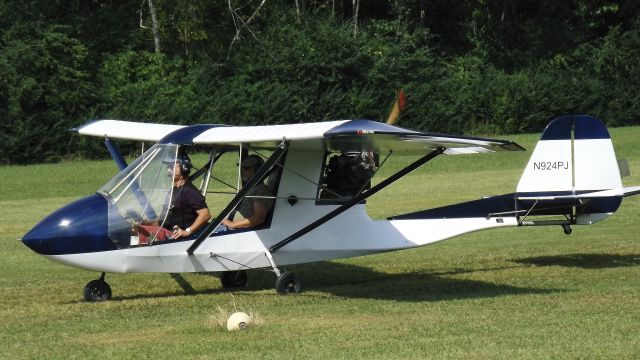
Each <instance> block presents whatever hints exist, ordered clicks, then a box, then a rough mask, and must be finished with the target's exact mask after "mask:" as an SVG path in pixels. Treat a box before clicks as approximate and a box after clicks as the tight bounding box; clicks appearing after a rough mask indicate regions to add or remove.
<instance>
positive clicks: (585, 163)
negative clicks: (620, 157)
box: [516, 115, 625, 224]
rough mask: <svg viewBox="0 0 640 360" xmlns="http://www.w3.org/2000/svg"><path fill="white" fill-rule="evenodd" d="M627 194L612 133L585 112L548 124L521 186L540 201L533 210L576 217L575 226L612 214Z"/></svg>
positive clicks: (524, 192) (526, 195)
mask: <svg viewBox="0 0 640 360" xmlns="http://www.w3.org/2000/svg"><path fill="white" fill-rule="evenodd" d="M623 196H625V190H624V189H623V188H622V180H621V179H620V170H619V169H618V162H617V160H616V155H615V153H614V151H613V144H612V143H611V137H610V136H609V131H607V128H606V127H605V126H604V125H603V124H602V122H600V120H598V119H596V118H594V117H591V116H586V115H570V116H562V117H559V118H556V119H555V120H553V121H551V122H550V123H549V125H548V126H547V128H546V129H545V130H544V132H543V133H542V136H541V138H540V141H538V143H537V144H536V147H535V149H534V151H533V154H532V155H531V159H529V163H528V164H527V167H526V169H525V170H524V173H523V174H522V177H521V178H520V182H519V183H518V187H517V190H516V197H517V198H519V199H521V200H524V199H527V198H528V199H530V201H534V200H535V203H531V204H532V205H531V204H530V206H531V208H532V209H533V208H534V207H536V206H538V208H539V207H544V208H546V209H548V210H546V213H547V214H554V213H555V214H564V215H566V216H570V217H574V218H575V223H576V224H593V223H594V222H597V221H600V220H602V219H604V218H607V217H609V216H611V215H612V214H613V213H614V212H615V211H616V210H617V209H618V207H619V206H620V203H621V201H622V197H623ZM543 198H546V200H542V199H543ZM536 199H537V200H536ZM539 202H540V203H539ZM569 209H572V210H571V211H570V212H569V211H568V210H569Z"/></svg>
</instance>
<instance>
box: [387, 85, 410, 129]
mask: <svg viewBox="0 0 640 360" xmlns="http://www.w3.org/2000/svg"><path fill="white" fill-rule="evenodd" d="M405 105H406V100H405V98H404V91H402V89H400V92H399V93H398V99H396V102H395V103H393V108H392V109H391V113H390V114H389V118H387V124H388V125H393V124H395V123H396V122H397V121H398V117H400V113H402V111H403V110H404V108H405Z"/></svg>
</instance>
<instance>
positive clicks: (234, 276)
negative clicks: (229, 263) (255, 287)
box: [220, 270, 247, 289]
mask: <svg viewBox="0 0 640 360" xmlns="http://www.w3.org/2000/svg"><path fill="white" fill-rule="evenodd" d="M220 283H222V287H223V288H225V289H234V288H239V287H243V286H245V285H247V272H246V271H244V270H239V271H226V272H223V273H222V275H221V276H220Z"/></svg>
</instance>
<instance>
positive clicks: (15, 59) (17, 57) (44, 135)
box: [0, 23, 96, 163]
mask: <svg viewBox="0 0 640 360" xmlns="http://www.w3.org/2000/svg"><path fill="white" fill-rule="evenodd" d="M69 32H70V29H69V28H68V27H63V26H56V25H49V26H46V25H44V24H39V23H36V24H34V26H33V27H30V28H27V27H21V26H15V27H12V28H11V29H10V30H9V31H7V32H6V33H4V35H3V36H2V40H1V41H2V44H3V51H2V52H1V53H0V78H2V79H3V85H1V86H0V95H1V97H2V99H3V101H2V103H0V104H1V105H2V106H1V109H0V116H2V118H3V120H2V122H0V153H1V154H2V158H0V162H1V163H7V162H13V163H28V162H38V161H50V160H54V159H58V158H59V157H60V156H61V155H62V154H66V153H67V152H68V151H69V150H70V149H73V148H74V145H73V144H72V143H71V142H70V141H68V140H67V141H65V140H64V139H69V136H68V135H67V130H68V129H69V128H70V127H71V126H72V125H73V124H74V123H76V124H77V123H78V121H79V120H81V119H82V117H84V116H86V114H87V113H88V112H89V109H90V108H91V106H93V104H94V103H95V100H96V98H95V96H94V95H93V93H94V89H95V84H93V83H92V82H91V81H89V77H88V74H87V72H86V70H85V69H86V67H87V64H86V57H87V49H86V47H85V46H84V45H83V44H82V43H80V42H79V41H78V40H77V39H75V38H73V37H72V36H70V35H69Z"/></svg>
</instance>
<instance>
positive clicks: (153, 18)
mask: <svg viewBox="0 0 640 360" xmlns="http://www.w3.org/2000/svg"><path fill="white" fill-rule="evenodd" d="M149 12H150V13H151V22H152V23H153V27H152V28H151V29H152V31H153V43H154V44H155V47H156V54H158V55H160V52H161V49H160V28H159V27H158V17H157V16H156V7H155V6H154V5H153V0H149Z"/></svg>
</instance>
